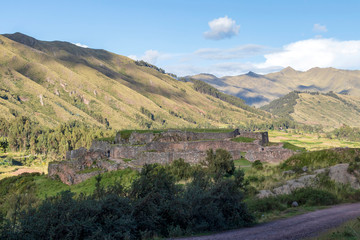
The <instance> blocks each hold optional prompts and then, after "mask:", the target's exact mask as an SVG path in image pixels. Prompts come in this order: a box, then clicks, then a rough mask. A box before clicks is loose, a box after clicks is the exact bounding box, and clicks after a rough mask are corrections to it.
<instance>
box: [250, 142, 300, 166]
mask: <svg viewBox="0 0 360 240" xmlns="http://www.w3.org/2000/svg"><path fill="white" fill-rule="evenodd" d="M292 155H294V151H292V150H290V149H285V148H282V145H281V146H272V147H261V148H259V149H258V150H257V151H254V150H249V151H246V155H245V158H246V159H247V160H249V161H251V162H253V161H256V160H260V161H262V162H271V163H278V162H281V161H283V160H286V159H288V158H289V157H291V156H292Z"/></svg>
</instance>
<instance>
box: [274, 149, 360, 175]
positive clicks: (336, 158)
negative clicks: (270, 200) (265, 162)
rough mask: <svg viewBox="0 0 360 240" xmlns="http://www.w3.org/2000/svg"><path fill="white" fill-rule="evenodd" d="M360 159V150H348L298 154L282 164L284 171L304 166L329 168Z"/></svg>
mask: <svg viewBox="0 0 360 240" xmlns="http://www.w3.org/2000/svg"><path fill="white" fill-rule="evenodd" d="M359 157H360V149H358V148H348V149H338V150H331V149H329V150H320V151H313V152H303V153H301V154H296V155H294V156H292V157H290V158H289V159H287V160H286V161H284V162H283V163H282V164H281V168H283V169H287V170H289V169H294V168H302V167H304V166H307V167H311V168H322V167H329V166H333V165H336V164H339V163H350V162H354V161H355V159H357V158H359Z"/></svg>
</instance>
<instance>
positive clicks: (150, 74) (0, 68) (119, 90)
mask: <svg viewBox="0 0 360 240" xmlns="http://www.w3.org/2000/svg"><path fill="white" fill-rule="evenodd" d="M198 85H199V84H198ZM200 85H201V89H199V88H198V87H195V84H194V83H193V82H182V81H178V80H176V79H175V78H173V77H171V76H169V75H168V74H165V73H164V71H163V70H162V69H159V68H157V67H156V66H153V65H151V64H147V63H145V62H142V61H140V62H137V61H133V60H132V59H129V58H127V57H124V56H121V55H117V54H114V53H111V52H108V51H105V50H97V49H90V48H82V47H79V46H76V45H74V44H71V43H68V42H61V41H53V42H47V41H40V40H37V39H35V38H32V37H30V36H26V35H24V34H21V33H15V34H4V35H0V117H3V118H6V119H7V120H9V121H11V119H13V118H14V117H15V116H19V115H25V116H29V117H32V118H34V119H36V120H37V121H38V122H39V123H40V124H42V125H44V126H49V127H52V126H55V125H57V124H59V123H61V122H65V121H68V120H81V121H84V122H87V123H90V124H95V125H103V126H110V127H113V128H115V129H139V128H143V129H144V128H145V129H146V128H195V127H232V126H239V125H245V124H247V123H249V122H254V123H262V122H265V121H268V120H269V119H270V114H268V113H266V112H264V111H262V110H259V109H254V108H252V107H249V106H247V105H246V104H244V102H243V100H241V99H239V98H234V97H233V96H227V95H226V94H222V93H221V94H220V92H219V93H217V92H216V91H218V90H216V89H215V90H214V89H213V88H211V86H209V85H207V84H205V83H203V84H200ZM203 85H204V86H205V88H204V86H203ZM204 89H205V90H204ZM206 89H207V90H206Z"/></svg>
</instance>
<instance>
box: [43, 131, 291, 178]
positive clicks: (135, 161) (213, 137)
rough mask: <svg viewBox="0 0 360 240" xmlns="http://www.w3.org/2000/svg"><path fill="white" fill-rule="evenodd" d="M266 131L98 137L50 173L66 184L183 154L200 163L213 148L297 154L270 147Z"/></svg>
mask: <svg viewBox="0 0 360 240" xmlns="http://www.w3.org/2000/svg"><path fill="white" fill-rule="evenodd" d="M239 136H242V137H248V138H253V139H254V141H253V142H237V141H232V139H233V138H236V137H239ZM268 142H269V139H268V134H267V133H266V132H248V131H244V132H241V131H239V130H238V129H236V130H234V131H232V132H221V133H214V132H204V133H203V132H200V133H197V132H188V131H178V130H170V131H166V132H161V133H137V132H133V133H131V135H130V136H128V138H125V139H124V138H123V136H122V135H121V134H120V133H119V134H117V135H116V138H115V144H112V143H108V142H103V141H94V142H93V143H92V145H91V147H90V149H89V150H87V149H85V148H79V149H77V150H72V151H69V152H68V153H67V155H66V160H67V161H64V162H61V163H51V164H49V176H51V177H53V178H57V177H58V178H60V180H61V181H63V182H65V183H66V184H76V183H79V182H81V181H83V180H85V179H86V178H89V177H91V176H94V175H96V174H98V173H99V172H101V171H113V170H117V169H121V168H125V167H132V168H139V167H141V166H143V165H144V164H151V163H160V164H167V163H171V162H172V161H174V160H176V159H179V158H182V159H184V161H185V162H189V163H192V164H196V163H199V162H200V161H202V160H204V159H205V158H206V151H207V150H209V149H214V150H216V149H219V148H221V149H225V150H227V151H228V152H229V153H230V154H231V155H232V157H233V159H240V158H242V157H243V153H244V152H246V158H248V159H249V160H250V161H255V160H260V161H266V162H279V161H282V160H284V159H287V158H288V157H290V156H291V155H293V154H294V152H293V151H291V150H289V149H284V148H282V145H278V146H270V147H267V146H266V144H267V143H268Z"/></svg>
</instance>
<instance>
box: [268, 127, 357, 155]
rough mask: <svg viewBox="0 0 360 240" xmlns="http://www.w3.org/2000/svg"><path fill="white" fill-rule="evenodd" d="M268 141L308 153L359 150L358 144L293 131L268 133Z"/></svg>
mask: <svg viewBox="0 0 360 240" xmlns="http://www.w3.org/2000/svg"><path fill="white" fill-rule="evenodd" d="M269 140H270V141H271V142H274V143H284V142H288V143H291V144H293V145H296V146H297V147H303V148H305V149H306V150H308V151H315V150H323V149H329V148H336V147H352V148H360V142H355V141H342V140H339V139H329V138H326V136H325V134H317V133H302V132H296V131H295V130H288V131H287V132H285V131H269Z"/></svg>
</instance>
